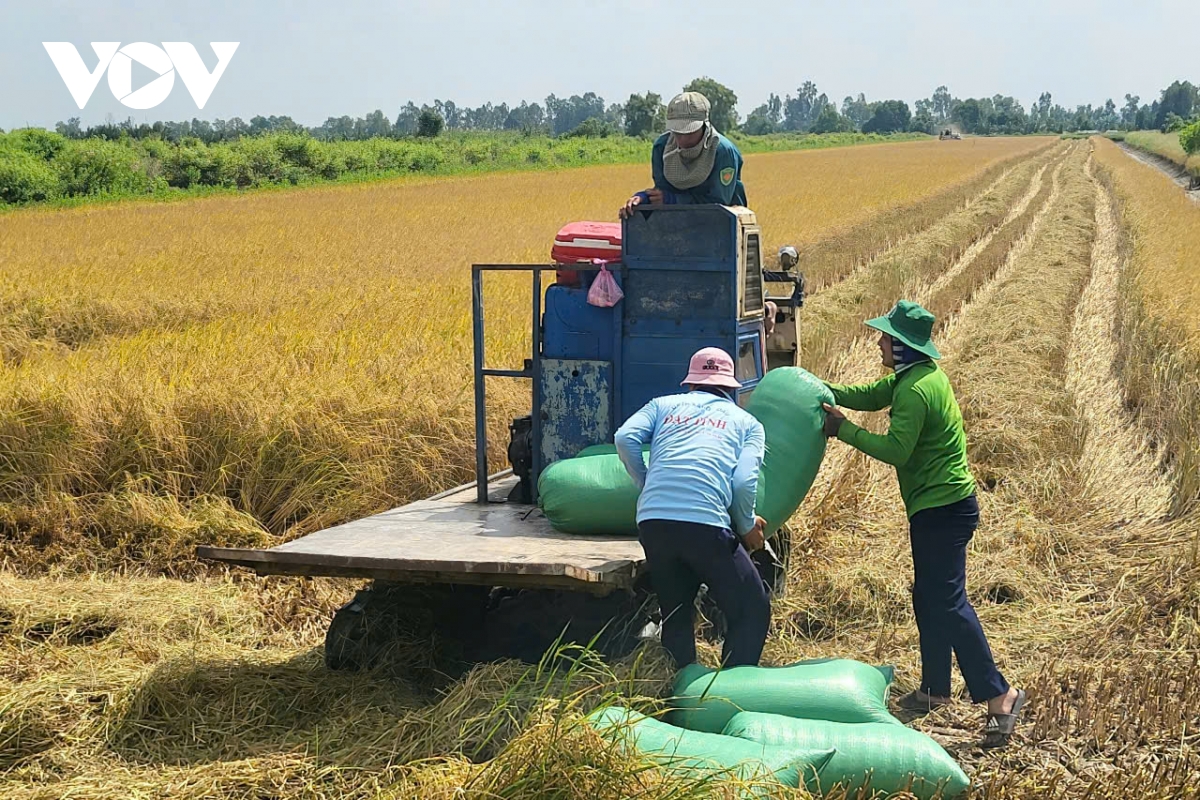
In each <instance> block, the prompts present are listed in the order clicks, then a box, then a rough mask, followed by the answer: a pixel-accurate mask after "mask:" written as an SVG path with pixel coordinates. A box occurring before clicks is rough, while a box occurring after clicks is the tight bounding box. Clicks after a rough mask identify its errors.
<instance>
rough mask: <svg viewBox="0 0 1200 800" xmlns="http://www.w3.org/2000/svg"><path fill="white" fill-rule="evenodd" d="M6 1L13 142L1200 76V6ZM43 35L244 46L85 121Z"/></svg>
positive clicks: (105, 91) (1034, 90)
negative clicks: (168, 122)
mask: <svg viewBox="0 0 1200 800" xmlns="http://www.w3.org/2000/svg"><path fill="white" fill-rule="evenodd" d="M0 2H2V3H3V11H2V15H0V128H5V129H9V128H13V127H18V126H22V125H25V124H32V125H43V126H52V125H53V124H54V123H55V122H56V121H58V120H63V119H66V118H68V117H71V116H80V117H82V118H83V120H84V122H85V123H93V122H99V121H102V120H103V119H104V118H105V116H106V114H112V115H113V116H114V117H116V118H117V119H124V118H125V117H126V116H133V117H134V119H135V120H138V121H141V120H146V121H153V120H155V119H190V118H192V117H194V116H199V117H202V118H204V119H213V118H217V117H222V118H229V117H233V116H240V117H242V118H243V119H246V120H248V119H249V118H250V117H251V116H254V115H255V114H264V115H270V114H289V115H291V116H292V117H294V118H295V119H297V120H298V121H300V122H303V123H306V124H318V123H320V122H321V121H323V120H324V119H325V118H326V117H329V116H340V115H342V114H349V115H352V116H361V115H363V114H365V113H367V112H369V111H371V110H373V109H375V108H381V109H383V111H384V112H385V113H386V114H387V115H388V116H389V117H391V118H394V117H395V116H396V113H397V111H398V110H399V108H400V106H401V105H402V104H403V103H404V102H405V101H406V100H408V99H413V100H415V101H416V102H417V103H418V104H420V103H422V102H432V101H433V100H434V99H435V98H440V99H452V100H454V101H455V102H457V103H458V104H460V105H464V104H465V105H472V106H474V105H478V104H479V103H482V102H484V101H492V102H500V101H507V102H509V103H510V104H512V103H516V102H519V101H520V100H522V99H526V100H530V101H538V102H541V100H542V99H543V98H544V97H545V96H546V95H548V94H550V93H552V92H553V93H555V94H558V95H559V96H563V95H571V94H576V93H583V92H585V91H594V92H596V93H598V94H600V95H601V96H603V97H604V98H605V99H606V100H607V101H609V102H615V101H623V100H624V99H626V98H628V96H629V94H630V93H631V92H642V91H646V90H647V89H649V90H653V91H657V92H659V93H660V94H662V95H664V96H667V97H669V96H670V95H671V94H673V93H675V92H676V91H678V90H679V88H680V87H681V86H682V85H683V84H684V83H686V82H687V81H688V80H690V79H691V78H693V77H698V76H700V75H709V76H711V77H714V78H716V79H717V80H720V81H721V82H723V83H725V84H727V85H728V86H730V87H732V88H733V89H734V91H735V92H736V93H737V95H738V99H739V103H738V110H739V112H740V113H741V114H742V115H743V116H744V115H745V114H746V113H747V112H749V111H750V110H751V109H752V108H754V107H755V106H757V105H758V104H759V103H761V102H763V101H764V100H765V99H766V96H767V94H768V92H772V91H773V92H776V93H778V94H780V95H783V94H785V93H786V92H788V91H794V90H795V88H796V87H797V86H799V85H800V83H801V82H803V81H805V80H812V81H815V82H816V84H817V86H818V87H819V88H820V89H821V91H824V92H826V93H828V94H829V96H830V97H832V98H834V99H836V100H837V101H839V102H840V100H841V98H842V97H844V96H845V95H847V94H851V93H858V92H860V91H861V92H865V93H866V94H867V97H868V98H869V99H889V98H900V99H904V100H908V101H910V102H911V101H912V100H914V99H916V98H918V97H927V96H929V94H931V93H932V91H933V89H934V88H935V87H936V86H937V85H938V84H942V83H944V84H946V85H948V86H949V87H950V91H951V92H952V93H953V94H954V95H955V96H958V97H969V96H978V95H983V94H986V95H992V94H995V93H997V92H999V93H1002V94H1011V95H1014V96H1016V97H1017V98H1018V99H1019V100H1021V102H1022V103H1023V104H1025V105H1026V106H1028V105H1029V103H1030V102H1031V101H1033V100H1035V99H1036V98H1037V96H1038V94H1039V93H1040V92H1042V91H1043V90H1049V91H1050V92H1052V93H1053V95H1054V99H1055V101H1056V102H1060V103H1062V104H1064V105H1067V106H1074V105H1075V104H1077V103H1101V102H1103V101H1104V100H1105V99H1106V98H1108V97H1112V98H1113V99H1114V100H1115V101H1116V102H1117V105H1118V106H1120V105H1121V104H1122V103H1123V97H1124V94H1125V93H1126V92H1131V93H1133V94H1138V95H1141V97H1142V98H1143V100H1144V101H1145V100H1149V99H1152V98H1153V97H1155V96H1157V92H1158V91H1159V90H1160V89H1161V88H1162V87H1163V86H1165V85H1166V84H1167V83H1169V82H1170V81H1171V80H1174V79H1177V78H1178V79H1189V80H1192V81H1193V82H1195V81H1200V56H1198V55H1197V53H1196V49H1195V47H1196V45H1195V40H1194V37H1195V31H1196V30H1198V29H1200V4H1197V3H1196V2H1195V0H1146V1H1144V2H1140V3H1130V2H1127V0H1124V1H1123V2H1111V1H1110V0H1097V1H1096V2H1090V3H1084V2H1075V1H1074V0H1071V1H1070V2H1055V1H1054V0H1040V1H1039V2H1033V1H1032V0H1008V1H1007V2H1004V3H987V4H984V3H979V2H973V1H972V0H958V1H957V2H944V1H943V0H924V1H923V2H890V3H889V2H872V1H871V0H859V2H854V3H835V2H824V1H823V0H816V1H810V2H779V1H777V0H759V2H754V3H749V2H728V1H727V2H710V1H709V0H693V2H677V1H676V0H641V2H633V0H606V1H605V2H594V1H591V2H582V0H559V2H532V0H508V1H507V2H482V1H481V0H468V1H466V2H446V3H435V2H425V1H423V0H420V1H413V0H401V1H400V2H390V3H384V2H378V3H369V2H361V1H360V0H341V1H335V2H329V1H328V0H326V2H313V1H312V0H264V1H262V2H254V1H253V0H244V1H243V2H230V1H229V0H211V1H210V2H199V3H194V4H188V5H186V6H185V5H184V4H183V3H177V2H163V0H151V1H146V2H134V0H119V1H118V0H92V1H91V2H80V1H79V0H37V2H28V0H24V1H22V0H0ZM1189 39H1190V41H1189ZM43 41H67V42H71V43H73V44H74V45H75V46H76V47H77V48H78V50H79V52H80V53H81V54H82V55H83V57H84V61H85V63H86V64H87V66H88V67H89V68H91V67H94V66H95V61H96V58H95V56H94V55H93V53H92V50H91V47H90V45H89V42H92V41H120V42H122V43H125V44H127V43H130V42H135V41H146V42H152V43H159V42H162V41H186V42H192V43H193V44H195V45H196V46H197V49H198V50H199V52H200V54H201V57H202V58H203V59H204V60H205V62H206V64H207V65H208V66H209V68H211V67H212V66H213V65H214V64H215V60H216V59H215V56H214V55H213V53H212V51H211V49H210V48H209V47H208V44H207V43H208V42H209V41H237V42H240V43H241V44H240V46H239V48H238V50H237V52H236V54H235V55H234V57H233V59H232V61H231V62H230V64H229V67H228V69H227V71H226V73H225V75H224V77H223V78H222V79H221V81H220V83H219V84H218V85H217V87H216V90H215V91H214V92H213V94H212V97H211V98H210V99H209V101H208V103H207V104H206V106H205V108H204V109H203V110H197V108H196V106H195V104H194V102H193V101H192V99H191V97H190V96H189V95H188V92H187V91H186V89H185V88H184V86H183V84H182V82H181V81H179V80H176V82H175V88H174V90H173V91H172V92H171V95H170V96H169V97H168V98H167V100H166V101H165V102H163V103H162V104H161V105H159V106H158V107H156V108H153V109H150V110H148V111H132V110H130V109H127V108H126V107H124V106H122V105H121V104H120V103H118V102H117V101H116V99H115V98H114V97H113V96H112V93H111V92H110V90H109V88H108V83H107V81H105V80H101V82H100V84H99V86H98V87H97V89H96V91H95V93H94V94H93V95H92V98H91V100H90V101H89V102H88V104H87V106H86V108H85V109H84V110H83V111H80V110H79V109H78V107H77V106H76V105H75V103H74V101H72V99H71V95H70V93H69V92H68V91H67V88H66V86H65V85H64V83H63V81H62V79H61V78H60V77H59V75H58V73H57V71H56V70H55V68H54V65H53V63H52V62H51V60H50V57H49V56H48V55H47V53H46V51H45V50H44V49H43V47H42V44H41V43H42V42H43ZM135 75H136V73H135ZM134 88H137V84H136V83H135V86H134Z"/></svg>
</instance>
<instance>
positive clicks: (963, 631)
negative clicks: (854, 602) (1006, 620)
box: [909, 495, 1008, 703]
mask: <svg viewBox="0 0 1200 800" xmlns="http://www.w3.org/2000/svg"><path fill="white" fill-rule="evenodd" d="M978 526H979V503H978V501H976V499H975V496H974V495H972V496H971V497H968V498H966V499H965V500H959V501H958V502H957V503H952V504H950V505H948V506H941V507H939V508H930V509H926V510H924V511H918V512H917V513H916V514H914V515H913V516H912V519H910V520H909V540H910V542H911V543H912V557H913V591H912V595H913V611H914V612H915V613H916V616H917V630H918V631H919V632H920V636H921V691H923V692H925V693H926V694H930V695H934V696H937V697H949V696H950V654H951V652H953V653H954V655H955V656H957V657H958V669H959V671H961V672H962V675H963V679H964V680H965V681H966V682H967V691H968V692H970V694H971V700H972V701H973V702H976V703H982V702H983V701H985V700H990V699H992V698H993V697H998V696H999V695H1002V694H1004V693H1005V692H1007V691H1008V683H1007V682H1006V681H1005V680H1004V676H1002V675H1001V674H1000V671H999V670H997V669H996V662H995V661H994V660H993V659H992V651H991V648H990V647H988V642H987V637H986V636H984V634H983V627H982V626H981V625H980V624H979V617H978V616H976V615H975V609H974V608H972V607H971V602H970V601H969V600H967V543H968V542H970V541H971V537H972V536H974V535H975V528H977V527H978Z"/></svg>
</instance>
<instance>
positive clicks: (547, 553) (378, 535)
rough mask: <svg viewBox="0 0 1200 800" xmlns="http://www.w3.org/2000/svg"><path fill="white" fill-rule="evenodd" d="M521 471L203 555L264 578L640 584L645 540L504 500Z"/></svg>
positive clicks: (589, 587) (598, 589)
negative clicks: (560, 527) (577, 531)
mask: <svg viewBox="0 0 1200 800" xmlns="http://www.w3.org/2000/svg"><path fill="white" fill-rule="evenodd" d="M515 483H516V478H514V477H511V476H509V477H506V478H501V479H498V480H494V481H493V482H492V483H491V484H489V494H490V496H491V497H492V499H493V502H492V503H490V504H488V505H486V506H483V505H480V504H478V503H476V502H475V499H476V492H475V487H474V485H473V484H472V485H469V486H465V487H461V488H459V489H456V490H454V491H452V492H449V493H447V494H444V495H439V496H437V497H434V498H431V499H429V500H421V501H418V502H416V503H411V504H409V505H406V506H401V507H400V508H394V509H392V510H391V511H385V512H383V513H382V514H376V515H375V516H373V517H367V518H365V519H360V520H356V521H354V522H348V523H346V524H344V525H338V526H336V527H333V528H328V529H326V530H323V531H317V532H316V533H311V534H309V535H308V536H304V537H302V538H300V539H296V540H295V541H291V542H288V543H287V544H281V545H279V546H278V547H272V548H270V549H268V550H255V549H247V548H233V547H199V548H197V550H196V554H197V555H198V556H200V557H201V558H206V559H211V560H215V561H223V562H225V563H227V564H238V565H241V566H245V567H250V568H251V569H253V570H254V571H255V572H257V573H258V574H260V575H328V576H347V577H362V578H375V579H379V580H388V581H396V582H403V583H462V584H474V585H486V586H509V587H514V588H520V587H546V588H569V589H578V590H582V591H591V592H595V593H598V594H606V593H608V592H610V591H612V590H613V589H618V588H626V587H629V586H632V585H633V581H634V579H635V578H636V576H637V572H638V569H639V568H640V567H641V565H642V564H643V563H644V561H645V556H644V554H643V553H642V547H641V545H640V544H638V541H637V539H633V538H619V537H611V536H573V535H568V534H564V533H558V532H557V531H555V530H553V529H552V528H551V527H550V523H549V522H547V521H546V519H545V517H543V516H542V514H541V511H540V510H538V509H537V508H536V507H535V506H524V505H516V504H509V503H504V502H501V501H502V499H503V498H504V497H505V496H507V494H508V491H509V489H511V488H512V486H513V485H514V484H515Z"/></svg>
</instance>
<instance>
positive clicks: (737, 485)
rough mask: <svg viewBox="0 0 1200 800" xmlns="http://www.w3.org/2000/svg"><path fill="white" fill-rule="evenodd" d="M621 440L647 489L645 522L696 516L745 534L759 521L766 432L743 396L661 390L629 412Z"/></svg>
mask: <svg viewBox="0 0 1200 800" xmlns="http://www.w3.org/2000/svg"><path fill="white" fill-rule="evenodd" d="M615 439H616V444H617V453H618V454H619V455H620V457H621V463H623V464H624V465H625V469H626V470H627V471H628V472H629V475H630V477H631V478H633V482H634V483H635V484H637V485H638V487H640V488H641V490H642V493H641V496H640V497H639V498H638V509H637V521H638V522H644V521H645V520H648V519H665V520H673V521H678V522H696V523H699V524H701V525H712V526H714V527H718V528H732V529H733V530H734V531H736V532H737V533H738V534H740V535H744V534H746V533H747V532H748V531H749V530H750V528H752V527H753V526H754V498H755V494H756V492H757V490H758V471H759V468H760V467H761V466H762V459H763V452H764V450H765V448H766V434H765V433H764V432H763V426H762V423H760V422H759V421H758V420H756V419H755V418H754V417H752V416H750V414H748V413H747V412H745V411H744V410H742V409H741V408H740V407H739V406H738V404H737V403H735V402H733V401H732V400H727V399H725V398H723V397H717V396H716V395H714V394H709V393H708V392H688V393H686V394H675V395H670V396H668V397H659V398H656V399H654V400H651V401H650V402H649V403H647V404H646V405H645V406H643V407H642V409H641V410H640V411H638V412H637V413H636V414H634V415H633V416H632V417H630V418H629V419H628V420H627V421H626V422H625V424H624V425H622V426H621V427H620V429H618V430H617V433H616V437H615ZM645 444H649V445H650V466H649V467H648V468H647V466H646V465H645V464H644V463H643V461H642V446H643V445H645ZM731 523H732V524H731Z"/></svg>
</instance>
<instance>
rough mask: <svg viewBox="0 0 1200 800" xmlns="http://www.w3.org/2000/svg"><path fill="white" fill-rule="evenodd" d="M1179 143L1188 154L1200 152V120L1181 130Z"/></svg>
mask: <svg viewBox="0 0 1200 800" xmlns="http://www.w3.org/2000/svg"><path fill="white" fill-rule="evenodd" d="M1179 144H1180V146H1181V147H1182V148H1183V152H1185V153H1187V154H1188V155H1195V154H1196V153H1200V120H1197V121H1196V122H1193V123H1192V124H1191V125H1188V126H1187V127H1186V128H1184V129H1183V130H1181V131H1180V132H1179Z"/></svg>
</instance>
